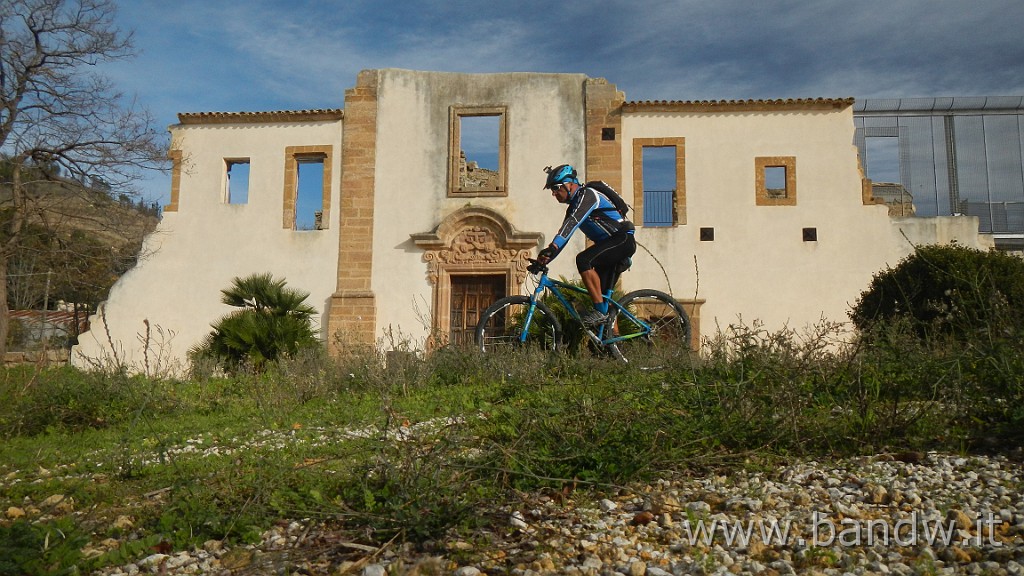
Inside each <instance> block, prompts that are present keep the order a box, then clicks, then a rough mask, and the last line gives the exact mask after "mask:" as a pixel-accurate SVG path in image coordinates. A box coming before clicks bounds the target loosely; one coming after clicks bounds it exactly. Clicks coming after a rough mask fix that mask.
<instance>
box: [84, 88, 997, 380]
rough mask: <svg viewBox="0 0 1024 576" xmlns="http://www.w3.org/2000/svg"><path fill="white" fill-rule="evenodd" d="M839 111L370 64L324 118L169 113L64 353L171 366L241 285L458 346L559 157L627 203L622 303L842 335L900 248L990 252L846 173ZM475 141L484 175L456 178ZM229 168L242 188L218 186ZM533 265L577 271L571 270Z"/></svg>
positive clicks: (848, 116) (568, 264) (552, 214)
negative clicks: (893, 213)
mask: <svg viewBox="0 0 1024 576" xmlns="http://www.w3.org/2000/svg"><path fill="white" fill-rule="evenodd" d="M852 104H853V101H852V99H808V100H768V101H659V102H632V101H628V100H626V97H625V95H624V94H622V93H621V92H619V91H618V90H617V89H616V87H615V86H614V85H612V84H609V83H608V82H606V81H605V80H603V79H592V78H588V77H586V76H583V75H578V74H533V73H510V74H454V73H441V72H414V71H406V70H392V69H389V70H368V71H364V72H362V73H360V75H359V76H358V78H357V79H356V84H355V86H354V87H353V88H351V89H350V90H348V91H346V94H345V99H344V107H343V108H338V109H329V110H307V111H293V112H239V113H199V114H180V115H179V120H180V122H179V123H178V124H176V125H174V126H172V127H171V133H172V145H171V147H172V149H171V157H172V158H173V159H174V161H175V163H174V175H173V182H172V191H171V202H170V205H169V206H167V207H166V208H165V210H164V217H163V220H162V221H161V223H160V226H159V228H158V229H157V231H156V232H155V233H154V234H153V235H152V236H151V237H150V238H149V239H148V240H147V246H146V249H147V250H148V251H150V252H152V256H150V257H149V258H147V259H145V260H144V261H142V262H140V264H139V265H138V266H137V267H136V268H135V269H133V270H132V271H130V272H129V273H128V274H126V275H125V276H124V277H123V278H122V279H121V280H120V281H119V282H118V283H117V284H116V285H115V287H114V288H113V290H112V291H111V293H110V297H109V300H108V301H107V302H106V303H105V305H104V306H103V307H102V313H101V314H99V315H97V316H96V317H94V318H93V319H92V330H91V331H90V332H88V333H85V334H83V335H82V336H81V338H80V344H79V346H77V347H76V348H75V350H74V351H73V354H72V356H73V361H75V362H76V363H78V364H86V363H87V360H86V359H96V358H102V357H105V356H109V355H110V354H111V353H115V352H116V354H117V355H118V358H119V360H121V361H122V362H126V363H128V364H131V365H134V366H137V367H138V366H141V363H142V362H144V361H145V362H150V361H152V357H153V356H154V355H155V354H156V353H157V350H156V348H157V347H158V348H159V353H160V354H161V360H160V361H161V362H164V363H165V364H166V363H167V362H171V363H172V364H173V363H175V362H177V363H179V364H180V365H184V359H185V355H186V353H187V351H188V349H189V348H190V347H192V346H193V345H195V344H196V343H197V342H198V341H199V340H200V339H201V338H202V337H203V336H204V335H205V334H207V333H208V332H209V330H210V324H211V323H212V322H214V321H216V320H217V319H218V318H220V317H221V316H222V315H223V314H225V313H226V312H228V311H229V308H228V307H227V306H225V305H223V304H221V303H220V290H221V289H223V288H225V287H227V286H228V285H229V284H230V282H231V279H232V278H234V277H237V276H246V275H249V274H252V273H261V272H271V273H273V274H274V276H276V277H283V278H285V279H287V281H288V283H289V285H290V286H292V287H296V288H299V289H302V290H305V291H308V292H310V293H311V297H310V299H309V302H310V303H311V304H312V305H314V306H316V307H317V308H318V309H320V310H321V312H322V314H321V316H320V318H319V320H320V328H321V331H322V335H323V337H324V340H325V342H326V344H327V345H328V346H330V347H331V348H332V349H334V350H337V349H340V348H342V347H344V346H346V345H349V344H351V343H369V342H374V341H375V340H376V339H377V338H379V337H380V336H382V335H383V334H384V333H386V332H387V331H389V330H390V331H397V332H400V333H401V334H403V335H404V336H407V337H410V338H412V339H414V340H416V341H420V342H423V343H424V345H432V344H436V343H437V342H439V341H446V340H448V339H451V338H454V339H460V338H463V337H464V336H463V334H464V330H465V329H466V328H467V327H471V325H472V324H474V323H475V318H476V316H475V314H476V313H477V312H478V311H481V310H482V309H483V308H484V307H486V306H487V305H488V304H489V303H490V302H492V301H493V300H494V299H496V298H498V297H501V296H503V295H506V294H511V293H521V292H523V291H524V282H525V281H526V279H527V272H526V265H527V262H526V258H527V257H530V256H532V255H534V254H536V252H537V249H539V248H540V247H542V246H543V245H544V244H546V243H547V241H549V240H550V238H551V235H552V233H553V232H554V231H555V229H556V228H557V226H558V224H559V222H560V221H561V218H562V216H563V212H564V207H563V206H561V205H559V204H557V203H556V202H555V201H554V200H553V199H552V198H551V195H550V194H549V193H547V192H545V191H543V190H541V187H542V186H543V184H544V176H545V175H544V172H543V171H542V168H543V167H545V166H549V165H557V164H561V163H570V164H573V165H574V166H576V167H577V168H578V169H579V170H580V172H581V173H582V175H583V176H585V178H586V179H587V180H592V179H602V180H604V181H606V182H608V183H610V184H612V185H613V186H614V187H615V188H616V189H618V190H619V191H620V192H621V193H622V195H623V196H624V197H625V198H626V200H627V201H629V202H630V203H631V204H632V206H633V207H634V212H633V213H632V215H631V219H632V220H633V221H634V222H635V223H636V224H637V240H638V242H639V243H640V244H641V245H642V246H643V248H641V249H639V250H638V252H637V255H636V256H635V257H634V266H633V269H632V270H631V271H630V272H628V273H627V274H625V275H624V277H623V279H622V283H623V288H624V289H625V290H632V289H636V288H642V287H649V288H656V289H660V290H664V291H670V292H671V293H672V294H673V295H674V296H675V297H676V298H677V299H679V300H680V301H682V302H684V303H685V304H686V307H687V310H688V311H690V312H691V315H692V316H693V317H694V324H695V329H696V330H697V331H698V334H702V335H705V336H706V335H708V334H710V333H713V332H714V331H715V330H716V326H725V325H728V324H730V323H733V322H736V321H737V320H738V319H739V318H741V317H742V318H743V319H744V320H745V321H752V320H755V319H756V320H759V321H762V322H764V324H765V326H766V327H767V328H769V329H776V328H781V327H783V326H791V327H802V326H803V325H806V324H809V323H813V322H816V321H818V320H819V319H821V318H822V317H824V318H829V319H833V320H840V321H842V320H845V319H846V313H847V310H848V308H849V306H850V304H851V303H852V302H853V301H854V300H855V299H856V298H857V296H858V295H859V294H860V292H861V291H862V290H863V289H864V288H866V287H867V285H868V283H869V281H870V279H871V277H872V275H873V274H874V273H875V272H877V271H878V270H880V269H882V268H884V267H885V266H886V265H891V264H895V263H896V262H897V261H898V260H899V259H901V258H902V257H904V256H905V255H907V254H909V253H910V252H911V250H912V243H920V244H923V243H935V242H949V241H952V240H956V241H957V242H959V243H961V244H964V245H967V246H974V247H981V248H987V247H990V246H991V240H990V239H989V238H988V237H985V236H980V235H979V234H978V232H977V230H978V222H977V220H976V219H975V218H970V217H948V218H913V217H911V218H892V217H890V216H889V215H888V209H887V207H886V206H885V205H884V204H881V203H878V202H876V201H875V199H873V198H872V197H871V186H870V182H869V181H867V180H865V178H864V176H863V173H862V171H861V168H860V163H859V161H858V157H857V149H856V147H855V146H854V122H853V112H852ZM481 133H482V134H484V135H485V137H486V138H487V139H488V141H487V142H485V146H484V147H483V148H482V149H485V150H493V151H494V154H493V156H494V157H493V158H489V160H490V162H491V165H490V168H491V170H490V171H473V170H472V169H473V168H474V167H475V164H474V160H476V158H475V157H474V155H475V154H476V152H474V151H475V150H477V149H478V148H477V144H476V143H475V142H472V141H471V140H473V139H475V138H477V137H478V136H479V134H481ZM467 151H468V152H467ZM645 151H646V153H648V154H651V153H653V152H657V154H658V157H659V158H662V159H664V158H666V157H667V158H669V159H670V164H672V166H670V169H669V170H668V171H667V172H666V171H665V170H663V169H662V168H659V176H660V177H664V174H666V173H668V174H672V178H673V179H674V183H673V184H672V185H671V186H662V188H672V189H671V190H661V191H660V192H659V191H655V190H651V189H650V188H651V186H650V185H647V186H645V175H644V170H645V166H646V167H647V170H648V172H651V168H650V166H652V165H651V164H647V163H645V160H644V157H645ZM307 168H309V169H311V171H310V172H309V174H312V176H307V175H304V174H302V172H303V170H304V169H307ZM243 169H245V170H246V171H247V172H248V187H247V190H246V191H245V194H244V195H241V194H240V193H238V192H237V191H235V190H233V186H232V183H231V182H230V177H231V176H233V175H234V176H235V178H236V180H237V179H238V176H237V174H238V173H240V171H242V170H243ZM650 177H651V174H648V175H647V178H648V179H649V178H650ZM310 178H311V179H313V180H314V181H315V185H316V187H317V189H318V190H319V191H320V194H319V198H317V202H316V205H315V210H316V211H317V212H319V213H320V214H319V215H318V216H317V217H316V224H314V225H312V226H308V225H307V226H306V227H308V228H311V229H300V228H303V227H304V225H303V222H305V221H306V220H303V219H302V214H301V212H302V211H303V210H304V207H303V206H301V205H300V204H301V202H300V201H299V200H298V199H299V189H300V184H299V183H298V181H299V180H303V183H308V182H307V180H309V179H310ZM655 202H658V205H657V206H655V204H654V203H655ZM645 205H646V208H647V212H646V214H645ZM652 208H653V209H652ZM297 213H299V214H298V215H297ZM577 236H578V237H576V238H574V239H573V243H574V244H573V245H571V246H570V247H569V248H567V250H569V251H570V252H576V251H579V250H581V249H582V248H583V238H582V236H581V235H577ZM554 269H555V271H556V273H558V274H561V275H565V276H570V277H571V276H574V275H575V268H574V262H573V259H572V258H571V257H567V256H563V257H562V258H559V259H558V260H556V262H555V266H554ZM698 280H699V282H698ZM146 322H148V324H149V326H150V350H149V351H145V350H144V349H143V348H144V347H143V344H142V342H141V340H145V338H143V339H141V340H140V338H139V335H140V334H144V333H145V330H146V328H145V324H146ZM156 328H158V329H159V330H156V331H155V332H154V330H155V329H156ZM108 334H109V337H108V336H107V335H108ZM171 336H173V338H172V337H171ZM156 338H158V339H159V340H160V341H159V342H156V341H154V339H156ZM112 344H113V346H111V345H112Z"/></svg>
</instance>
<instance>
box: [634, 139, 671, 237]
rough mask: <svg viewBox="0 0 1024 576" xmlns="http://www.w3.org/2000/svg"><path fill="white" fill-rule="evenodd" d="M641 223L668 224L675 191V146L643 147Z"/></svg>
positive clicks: (649, 224) (648, 224)
mask: <svg viewBox="0 0 1024 576" xmlns="http://www.w3.org/2000/svg"><path fill="white" fill-rule="evenodd" d="M642 154H643V159H642V162H643V194H644V214H643V219H644V220H643V223H644V226H671V225H672V224H673V223H674V222H673V218H672V215H673V204H674V200H675V193H676V182H677V181H678V179H677V175H676V147H675V146H644V147H643V152H642Z"/></svg>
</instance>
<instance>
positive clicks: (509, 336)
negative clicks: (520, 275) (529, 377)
mask: <svg viewBox="0 0 1024 576" xmlns="http://www.w3.org/2000/svg"><path fill="white" fill-rule="evenodd" d="M530 309H531V303H530V299H529V298H528V297H526V296H507V297H505V298H502V299H501V300H498V301H497V302H495V303H494V304H491V305H490V306H489V307H488V308H487V310H484V313H483V314H482V315H481V316H480V322H478V323H477V325H476V331H475V332H474V336H475V342H476V346H477V348H479V349H480V350H482V351H484V352H495V351H499V350H509V349H516V348H524V347H530V348H537V349H539V350H556V349H557V348H558V346H559V344H560V343H561V341H562V326H561V325H560V324H559V323H558V319H557V318H556V317H555V315H554V314H552V313H551V309H550V308H548V307H547V306H546V305H545V304H544V303H542V302H537V303H536V304H535V306H533V315H532V316H531V317H530V319H529V325H527V324H526V319H527V314H528V313H529V312H530ZM524 330H525V332H526V334H525V337H524V336H523V333H524Z"/></svg>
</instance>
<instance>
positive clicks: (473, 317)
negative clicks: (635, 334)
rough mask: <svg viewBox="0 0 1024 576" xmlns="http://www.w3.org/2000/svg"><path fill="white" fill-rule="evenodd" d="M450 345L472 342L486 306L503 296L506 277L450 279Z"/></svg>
mask: <svg viewBox="0 0 1024 576" xmlns="http://www.w3.org/2000/svg"><path fill="white" fill-rule="evenodd" d="M451 280H452V303H451V304H452V305H451V311H452V313H451V333H450V336H451V340H450V341H451V343H452V344H455V345H467V344H472V343H473V330H474V329H475V328H476V323H477V322H478V321H479V320H480V315H481V314H482V313H483V311H484V310H486V309H487V307H488V306H490V305H491V304H493V303H494V302H495V301H496V300H498V299H499V298H503V297H504V296H505V276H504V275H503V274H502V275H490V276H452V277H451Z"/></svg>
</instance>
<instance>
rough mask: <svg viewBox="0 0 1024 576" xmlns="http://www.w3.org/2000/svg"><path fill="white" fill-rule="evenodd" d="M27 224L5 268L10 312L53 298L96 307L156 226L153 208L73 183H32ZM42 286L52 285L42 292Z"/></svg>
mask: <svg viewBox="0 0 1024 576" xmlns="http://www.w3.org/2000/svg"><path fill="white" fill-rule="evenodd" d="M12 210H13V205H12V197H11V189H10V184H9V183H4V182H0V239H6V238H8V236H9V228H8V224H9V223H10V217H11V213H12ZM28 211H29V218H28V222H27V224H26V228H25V230H24V231H23V238H22V240H21V242H20V243H19V244H20V245H19V247H18V248H17V249H16V250H15V251H14V252H13V254H11V256H10V258H9V263H8V264H9V268H8V279H7V285H8V292H9V293H8V306H9V307H10V308H11V309H23V308H35V307H39V306H41V304H42V301H43V300H44V299H45V300H50V301H51V302H52V301H53V299H54V298H58V299H62V300H67V301H73V302H77V303H79V304H83V305H85V306H86V307H92V306H95V305H96V304H97V303H98V302H99V301H101V300H103V299H104V298H105V297H106V293H107V291H108V290H109V289H110V286H111V285H113V283H114V281H116V279H117V278H118V277H119V276H120V275H121V274H123V273H124V272H126V271H127V270H128V269H130V268H131V267H132V266H133V265H134V263H135V262H136V261H137V259H138V256H139V251H140V249H141V247H142V241H143V239H144V238H145V236H146V235H147V234H149V233H150V232H152V231H153V230H154V229H155V228H156V225H157V223H158V221H159V217H158V210H157V208H156V207H155V206H146V205H145V204H143V203H140V202H135V201H133V199H131V198H129V197H128V196H124V195H121V196H119V197H118V198H114V197H112V195H111V194H110V193H109V192H107V191H105V190H97V189H95V188H88V187H85V186H82V185H81V184H78V183H76V182H74V181H68V180H63V181H57V182H45V183H35V184H34V185H33V186H32V190H31V193H30V195H29V198H28ZM45 280H49V281H50V287H49V289H48V292H47V293H45V294H44V293H42V291H43V290H46V287H45Z"/></svg>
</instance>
